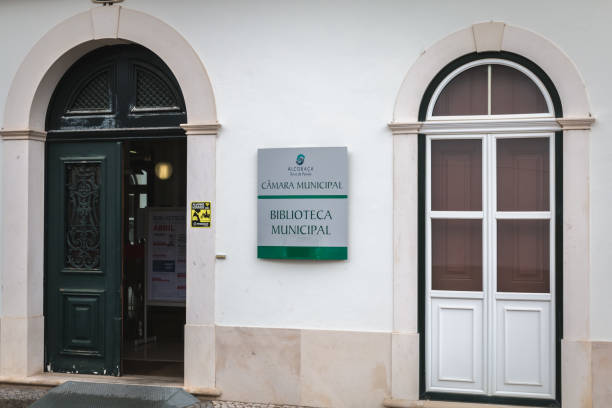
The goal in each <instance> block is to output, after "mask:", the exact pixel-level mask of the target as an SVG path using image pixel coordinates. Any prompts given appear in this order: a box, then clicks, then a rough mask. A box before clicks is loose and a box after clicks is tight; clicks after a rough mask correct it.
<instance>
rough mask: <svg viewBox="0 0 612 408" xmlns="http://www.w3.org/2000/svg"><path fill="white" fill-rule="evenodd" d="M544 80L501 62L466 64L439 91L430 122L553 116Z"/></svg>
mask: <svg viewBox="0 0 612 408" xmlns="http://www.w3.org/2000/svg"><path fill="white" fill-rule="evenodd" d="M553 112H554V109H553V104H552V101H551V98H550V96H549V95H548V92H547V91H546V88H545V86H544V84H543V83H542V81H540V79H539V78H538V77H537V76H535V75H534V74H533V73H532V72H531V71H529V70H527V69H526V68H525V67H523V66H522V65H519V64H517V63H515V62H512V61H507V60H501V59H493V58H490V59H481V60H477V61H473V62H472V63H469V64H466V65H463V66H461V67H459V68H457V69H456V70H454V71H453V72H452V73H451V74H450V75H448V76H447V77H446V78H445V79H444V80H443V81H442V82H441V83H440V84H439V85H438V87H437V88H436V90H435V92H434V94H433V97H432V98H431V102H430V104H429V107H428V110H427V118H428V119H448V118H456V117H458V116H470V117H481V118H493V117H497V116H508V115H513V116H514V115H521V116H546V117H552V116H554V113H553Z"/></svg>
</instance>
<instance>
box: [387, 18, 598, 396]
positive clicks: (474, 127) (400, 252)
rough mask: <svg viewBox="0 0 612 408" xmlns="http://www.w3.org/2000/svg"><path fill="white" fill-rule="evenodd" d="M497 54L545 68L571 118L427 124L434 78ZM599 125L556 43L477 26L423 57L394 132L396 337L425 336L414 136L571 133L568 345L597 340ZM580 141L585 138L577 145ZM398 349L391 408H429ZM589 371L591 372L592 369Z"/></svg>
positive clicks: (405, 87)
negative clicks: (593, 165)
mask: <svg viewBox="0 0 612 408" xmlns="http://www.w3.org/2000/svg"><path fill="white" fill-rule="evenodd" d="M490 50H497V51H509V52H513V53H515V54H518V55H521V56H523V57H526V58H528V59H530V60H531V61H533V62H534V63H536V64H537V65H538V66H539V67H540V68H542V69H543V70H544V72H546V73H547V75H548V76H549V77H550V79H551V80H552V82H553V83H554V84H555V87H556V88H557V91H558V93H559V96H560V98H561V103H562V106H563V112H564V115H566V117H564V118H537V117H536V118H528V119H518V118H517V119H515V118H499V119H498V120H495V121H492V120H489V121H487V120H482V121H477V120H472V121H469V120H468V121H465V120H459V121H443V120H439V121H427V122H420V121H419V117H418V114H419V109H420V105H421V100H422V98H423V95H424V93H425V90H426V89H427V87H428V86H429V84H430V83H431V81H432V80H433V78H434V76H435V75H436V74H437V73H438V72H440V70H441V69H442V68H443V67H444V66H446V65H447V64H448V63H450V62H451V61H453V60H455V59H456V58H459V57H461V56H463V55H466V54H469V53H473V52H481V51H490ZM593 123H594V118H592V116H591V113H590V107H589V101H588V96H587V93H586V89H585V85H584V82H583V80H582V78H581V76H580V74H579V73H578V71H577V69H576V67H575V65H574V63H573V62H572V61H571V60H570V59H569V58H568V57H567V55H566V54H565V53H564V52H563V51H562V50H560V49H559V48H558V47H557V46H556V45H554V44H553V43H552V42H550V41H549V40H547V39H545V38H543V37H542V36H540V35H538V34H535V33H533V32H531V31H528V30H525V29H523V28H518V27H513V26H510V25H507V24H504V23H500V22H488V23H481V24H476V25H474V26H471V27H468V28H465V29H463V30H460V31H458V32H456V33H453V34H451V35H449V36H448V37H446V38H444V39H442V40H441V41H439V42H437V43H436V44H434V45H433V46H432V47H430V48H429V49H427V50H425V52H423V53H422V54H421V55H420V56H419V58H418V59H417V61H416V62H415V63H414V64H413V65H412V67H410V69H409V71H408V73H407V74H406V77H405V78H404V81H403V83H402V85H401V87H400V90H399V93H398V96H397V99H396V102H395V108H394V113H393V120H392V122H391V123H390V124H389V128H390V130H391V132H392V134H393V158H394V166H393V222H394V231H393V237H394V239H393V242H394V266H393V280H394V288H393V305H394V306H393V310H394V315H393V331H394V332H397V333H407V334H409V333H413V334H414V335H417V336H418V333H416V331H417V323H416V316H417V313H418V296H416V295H417V293H416V292H415V288H416V287H418V286H417V282H418V261H417V259H418V248H416V246H417V242H418V240H417V219H418V218H417V208H418V202H417V198H418V185H417V177H418V167H417V161H418V142H417V138H416V137H406V136H416V135H417V134H425V133H427V134H436V133H437V134H441V133H444V134H458V135H459V134H465V133H474V132H478V133H483V132H486V133H497V132H502V131H503V132H509V131H510V132H513V133H514V132H540V131H542V132H544V131H560V130H563V131H564V135H563V138H564V145H563V149H564V152H565V153H564V164H563V167H564V168H563V174H564V181H563V194H564V215H563V234H564V249H563V276H564V278H563V279H564V286H563V287H564V294H563V320H564V335H563V337H564V339H563V341H564V342H565V341H567V340H586V339H589V337H590V334H589V308H588V302H585V301H584V299H588V298H589V275H590V273H589V241H588V236H589V235H588V226H589V222H590V221H589V213H588V199H589V188H588V183H589V177H588V163H589V157H588V139H589V138H588V135H589V130H590V127H591V125H592V124H593ZM580 135H582V136H584V137H576V136H580ZM411 176H412V177H411ZM585 303H586V304H585ZM392 342H393V344H395V342H394V341H393V340H392ZM397 349H398V351H396V347H395V346H393V348H392V361H391V364H392V371H391V376H392V381H391V383H392V390H391V396H390V398H389V399H387V400H386V403H385V404H388V406H396V407H406V406H408V407H410V406H428V405H427V404H428V402H424V401H418V398H419V386H418V378H419V364H418V363H417V364H412V365H410V364H409V361H410V359H406V358H404V357H402V353H400V352H399V347H398V348H397ZM587 357H588V356H587ZM575 358H576V357H575V356H574V355H573V353H568V351H567V349H566V348H564V349H563V350H562V365H563V366H565V365H566V362H567V361H572V360H573V359H575ZM416 361H418V359H417V360H416ZM585 364H586V365H588V366H590V361H588V362H585ZM397 376H399V377H400V378H396V377H397ZM415 379H416V381H415ZM562 382H563V384H572V386H573V387H576V388H577V389H581V390H584V389H590V387H591V386H590V383H589V381H588V379H585V378H584V377H582V376H581V375H580V373H579V372H577V371H572V370H563V371H562ZM563 404H564V406H565V405H567V406H580V399H579V398H578V396H577V393H567V392H564V395H563ZM429 406H434V405H429ZM458 406H460V405H458ZM466 406H467V405H466Z"/></svg>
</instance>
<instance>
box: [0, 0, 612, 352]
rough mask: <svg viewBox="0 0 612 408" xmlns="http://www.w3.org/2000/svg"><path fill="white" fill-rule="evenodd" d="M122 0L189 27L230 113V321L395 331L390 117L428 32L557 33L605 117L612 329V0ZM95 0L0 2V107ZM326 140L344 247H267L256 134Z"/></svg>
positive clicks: (222, 276) (220, 106)
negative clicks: (312, 250)
mask: <svg viewBox="0 0 612 408" xmlns="http://www.w3.org/2000/svg"><path fill="white" fill-rule="evenodd" d="M122 4H123V6H125V7H130V8H133V9H137V10H141V11H144V12H147V13H149V14H151V15H154V16H157V17H158V18H160V19H162V20H164V21H165V22H166V23H168V24H170V25H171V26H173V27H175V28H176V29H177V30H178V31H179V32H180V33H181V34H182V35H184V36H185V37H186V39H187V41H188V42H190V43H191V44H192V45H193V47H194V48H195V50H196V51H197V52H198V53H199V55H200V57H201V59H202V61H203V62H204V64H205V66H206V68H207V70H208V73H209V76H210V79H211V81H212V85H213V88H214V90H215V96H216V100H217V111H218V115H219V121H220V122H221V123H222V125H223V128H222V129H221V131H220V134H219V137H218V143H217V149H218V150H217V163H218V164H217V188H218V190H217V202H216V203H215V205H214V209H215V213H214V217H215V218H214V222H216V223H217V252H218V253H225V254H227V259H226V260H219V261H217V271H216V321H217V323H218V324H222V325H237V326H262V327H285V328H326V329H346V330H385V331H388V330H390V329H391V327H392V285H393V282H392V262H393V246H392V241H391V240H392V197H393V191H392V164H391V158H392V143H391V142H392V137H391V133H390V131H389V130H388V129H387V128H386V126H385V125H386V123H387V122H388V121H390V120H391V117H392V109H393V104H394V102H395V97H396V95H397V91H398V89H399V86H400V84H401V81H402V79H403V77H404V75H405V74H406V72H407V71H408V69H409V68H410V66H411V64H412V63H413V62H414V61H415V59H416V58H417V57H418V55H419V54H420V53H421V52H423V50H425V49H426V48H427V47H429V46H430V45H432V44H433V43H435V42H436V41H438V40H440V39H441V38H443V37H445V36H447V35H449V34H451V33H452V32H454V31H457V30H459V29H462V28H465V27H468V26H469V25H471V24H473V23H476V22H481V21H488V20H496V21H504V22H506V23H509V24H512V25H516V26H520V27H524V28H527V29H530V30H532V31H535V32H537V33H539V34H540V35H543V36H545V37H547V38H549V39H551V40H552V41H553V42H554V43H556V44H557V45H558V46H559V47H560V48H561V49H562V50H564V51H565V52H566V53H567V54H568V55H569V57H570V58H571V59H572V60H573V61H574V62H575V63H576V65H577V67H578V70H579V71H580V72H581V73H582V75H583V76H584V79H585V83H586V85H587V89H588V92H589V94H590V97H591V103H592V107H593V113H594V115H595V116H596V117H597V120H598V121H597V122H596V125H595V127H594V128H593V131H592V142H591V204H590V206H591V207H590V211H591V267H592V271H591V292H592V298H591V306H592V309H591V310H592V321H591V329H592V336H593V337H594V338H596V339H600V340H605V339H610V340H612V322H610V320H609V318H608V316H607V315H606V313H607V312H606V311H609V310H611V309H612V297H611V296H609V295H608V291H609V288H612V273H611V272H612V271H610V270H609V269H610V266H609V264H610V256H609V248H611V247H612V238H611V237H610V234H608V233H607V232H608V231H609V230H612V218H611V217H609V216H608V211H607V210H608V207H609V206H610V204H612V193H611V192H610V190H611V189H610V187H612V160H611V159H612V156H611V155H612V140H611V139H610V137H609V134H610V131H612V126H611V125H610V119H612V118H611V117H610V115H611V113H610V102H609V95H611V94H612V83H611V82H610V81H609V74H608V72H609V69H610V68H609V67H610V66H612V64H611V63H612V61H611V59H612V54H611V53H609V52H608V51H607V50H608V49H609V45H608V44H607V42H608V41H609V38H610V35H611V34H612V32H611V29H610V28H608V27H609V21H608V16H609V15H611V14H610V13H611V12H612V4H610V2H608V1H605V0H600V1H597V0H591V1H586V2H581V3H579V2H575V1H567V2H560V1H553V0H546V1H539V2H533V1H531V0H520V1H513V2H508V1H503V2H502V1H495V2H492V1H484V0H480V1H476V0H467V1H462V2H455V1H453V0H444V1H438V2H427V1H419V2H406V1H391V0H380V1H377V2H370V1H349V0H343V1H333V2H329V1H298V0H289V1H287V0H275V1H256V2H254V1H250V0H242V1H231V0H230V1H228V0H216V1H207V2H201V1H187V0H183V1H173V2H163V1H151V0H125V1H124V2H123V3H122ZM88 7H92V5H91V4H90V3H89V2H88V1H84V0H62V1H53V2H49V1H43V0H28V1H17V0H13V1H6V0H5V1H3V2H1V3H0V35H1V36H0V38H1V40H0V49H1V50H2V52H3V58H2V59H0V122H1V119H2V117H1V115H2V113H3V111H4V104H5V98H6V94H7V92H8V87H9V84H10V80H11V78H12V76H13V75H14V73H15V71H16V70H17V67H18V65H19V63H20V62H21V61H22V60H23V58H24V57H25V55H26V53H27V51H28V50H29V49H30V48H31V47H32V45H33V44H34V43H35V41H36V40H37V39H38V38H40V37H41V36H42V35H43V33H45V32H46V31H47V30H49V29H50V28H51V27H52V26H53V25H54V24H56V23H58V22H59V21H61V20H62V19H64V18H67V17H69V16H71V15H73V14H76V13H78V12H80V11H82V10H84V9H87V8H88ZM24 27H27V29H25V30H24V29H23V28H24ZM16 33H18V35H17V34H16ZM318 145H320V146H343V145H346V146H348V149H349V161H350V178H351V181H350V201H349V205H350V213H349V216H350V224H349V229H350V238H349V239H350V241H349V245H350V246H349V261H348V262H317V263H315V262H281V261H263V260H258V259H257V258H256V205H257V200H256V150H257V148H259V147H279V146H318ZM406 176H407V177H412V176H413V175H406ZM202 199H203V200H205V199H207V197H202Z"/></svg>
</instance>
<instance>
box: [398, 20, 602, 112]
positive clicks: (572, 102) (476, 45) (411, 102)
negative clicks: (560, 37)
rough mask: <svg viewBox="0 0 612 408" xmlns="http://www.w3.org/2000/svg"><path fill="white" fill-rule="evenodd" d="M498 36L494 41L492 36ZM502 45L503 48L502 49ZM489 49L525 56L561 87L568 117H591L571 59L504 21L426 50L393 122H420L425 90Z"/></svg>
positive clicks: (475, 28)
mask: <svg viewBox="0 0 612 408" xmlns="http://www.w3.org/2000/svg"><path fill="white" fill-rule="evenodd" d="M500 28H503V33H502V34H501V46H499V37H498V34H495V36H494V38H495V39H494V41H493V40H492V39H491V38H490V37H489V35H491V34H492V33H498V32H499V30H500ZM498 46H499V48H498ZM485 50H497V51H509V52H513V53H515V54H519V55H522V56H523V57H525V58H528V59H530V60H531V61H533V62H534V63H536V64H537V65H538V66H539V67H540V68H542V69H543V70H544V72H546V74H547V75H548V76H549V77H550V79H551V80H552V82H553V83H554V84H555V86H556V87H557V91H558V92H559V96H560V97H561V101H562V103H563V113H564V115H566V116H568V117H590V108H589V99H588V96H587V93H586V89H585V85H584V81H583V80H582V77H581V76H580V74H579V73H578V71H577V69H576V67H575V65H574V63H573V62H572V61H571V60H570V59H569V58H568V56H567V55H566V54H565V53H564V52H563V51H562V50H560V49H559V48H558V47H557V46H556V45H555V44H553V43H552V42H551V41H549V40H548V39H546V38H544V37H542V36H540V35H538V34H536V33H534V32H532V31H529V30H526V29H524V28H519V27H515V26H511V25H508V24H504V23H501V22H487V23H480V24H476V25H474V26H471V27H467V28H465V29H463V30H460V31H457V32H455V33H453V34H451V35H449V36H448V37H446V38H444V39H442V40H440V41H438V42H437V43H435V44H434V45H432V46H431V47H430V48H428V49H427V50H425V51H424V52H423V53H422V54H421V55H420V56H419V58H418V59H417V61H416V62H415V63H414V64H413V65H412V67H410V69H409V70H408V73H407V74H406V76H405V77H404V81H403V83H402V85H401V87H400V90H399V92H398V95H397V99H396V102H395V108H394V112H393V122H399V123H405V122H415V121H418V113H419V107H420V104H421V99H422V98H423V94H424V93H425V89H426V88H427V86H428V85H429V83H430V82H431V81H432V80H433V78H434V76H435V75H436V74H437V73H438V72H440V70H441V69H442V68H444V66H446V65H447V64H448V63H450V62H451V61H453V60H454V59H456V58H459V57H461V56H463V55H465V54H469V53H472V52H481V51H485Z"/></svg>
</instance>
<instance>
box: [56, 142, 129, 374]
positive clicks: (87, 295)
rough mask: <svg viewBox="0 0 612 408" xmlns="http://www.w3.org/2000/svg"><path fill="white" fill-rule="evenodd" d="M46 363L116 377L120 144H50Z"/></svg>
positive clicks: (119, 298) (118, 354)
mask: <svg viewBox="0 0 612 408" xmlns="http://www.w3.org/2000/svg"><path fill="white" fill-rule="evenodd" d="M46 177H47V186H46V206H47V207H46V219H47V228H46V240H45V242H46V243H45V245H46V288H45V291H46V292H45V293H46V300H45V302H46V304H45V313H46V318H45V337H46V368H47V370H48V371H54V372H71V373H89V374H106V375H119V370H120V349H121V144H120V143H118V142H102V143H88V142H83V143H48V144H47V173H46Z"/></svg>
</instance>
